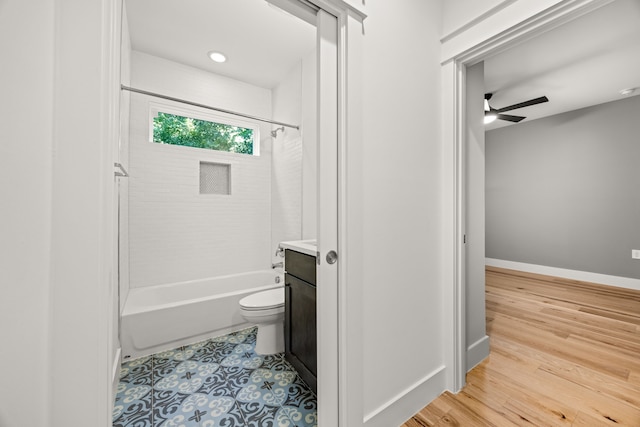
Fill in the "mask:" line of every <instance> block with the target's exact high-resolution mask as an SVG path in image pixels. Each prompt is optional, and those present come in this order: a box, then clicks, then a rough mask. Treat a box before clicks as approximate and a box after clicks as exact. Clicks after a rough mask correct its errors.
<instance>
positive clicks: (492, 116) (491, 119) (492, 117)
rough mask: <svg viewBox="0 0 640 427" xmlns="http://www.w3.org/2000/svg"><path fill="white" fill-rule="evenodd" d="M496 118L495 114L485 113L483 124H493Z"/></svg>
mask: <svg viewBox="0 0 640 427" xmlns="http://www.w3.org/2000/svg"><path fill="white" fill-rule="evenodd" d="M497 118H498V115H497V114H496V113H485V115H484V124H485V125H488V124H489V123H492V122H494V121H495V120H496V119H497Z"/></svg>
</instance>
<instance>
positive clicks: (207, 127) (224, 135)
mask: <svg viewBox="0 0 640 427" xmlns="http://www.w3.org/2000/svg"><path fill="white" fill-rule="evenodd" d="M153 142H159V143H162V144H172V145H183V146H186V147H196V148H207V149H209V150H219V151H228V152H230V153H242V154H253V129H248V128H243V127H239V126H231V125H226V124H223V123H216V122H209V121H206V120H199V119H193V118H191V117H183V116H177V115H174V114H168V113H162V112H158V115H157V116H156V117H154V118H153Z"/></svg>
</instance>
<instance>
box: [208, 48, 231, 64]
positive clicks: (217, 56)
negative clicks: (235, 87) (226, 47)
mask: <svg viewBox="0 0 640 427" xmlns="http://www.w3.org/2000/svg"><path fill="white" fill-rule="evenodd" d="M208 55H209V58H211V60H212V61H213V62H225V61H226V60H227V57H226V56H225V55H224V53H220V52H216V51H211V52H209V53H208Z"/></svg>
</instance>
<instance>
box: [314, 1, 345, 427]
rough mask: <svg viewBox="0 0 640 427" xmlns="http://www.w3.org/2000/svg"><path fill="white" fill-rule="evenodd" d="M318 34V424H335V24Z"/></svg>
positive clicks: (320, 18)
mask: <svg viewBox="0 0 640 427" xmlns="http://www.w3.org/2000/svg"><path fill="white" fill-rule="evenodd" d="M316 25H317V29H318V48H317V55H318V254H317V256H318V259H317V283H318V284H317V289H316V295H317V324H318V332H317V334H318V335H317V336H318V421H319V425H321V426H327V427H329V426H337V425H338V268H339V265H340V261H339V254H338V253H337V251H338V46H337V39H338V22H337V18H336V17H335V16H333V15H330V14H329V13H327V12H325V11H323V10H320V11H319V12H318V14H317V24H316Z"/></svg>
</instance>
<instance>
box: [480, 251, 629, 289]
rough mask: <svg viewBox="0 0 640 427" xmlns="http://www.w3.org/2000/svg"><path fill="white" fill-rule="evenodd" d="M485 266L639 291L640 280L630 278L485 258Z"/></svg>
mask: <svg viewBox="0 0 640 427" xmlns="http://www.w3.org/2000/svg"><path fill="white" fill-rule="evenodd" d="M485 264H486V265H488V266H490V267H498V268H508V269H511V270H520V271H525V272H527V273H535V274H544V275H547V276H556V277H562V278H565V279H571V280H580V281H582V282H591V283H598V284H602V285H609V286H617V287H619V288H626V289H635V290H637V291H640V279H632V278H630V277H620V276H610V275H607V274H599V273H589V272H587V271H578V270H568V269H565V268H557V267H547V266H544V265H536V264H526V263H524V262H516V261H506V260H502V259H495V258H486V259H485Z"/></svg>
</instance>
